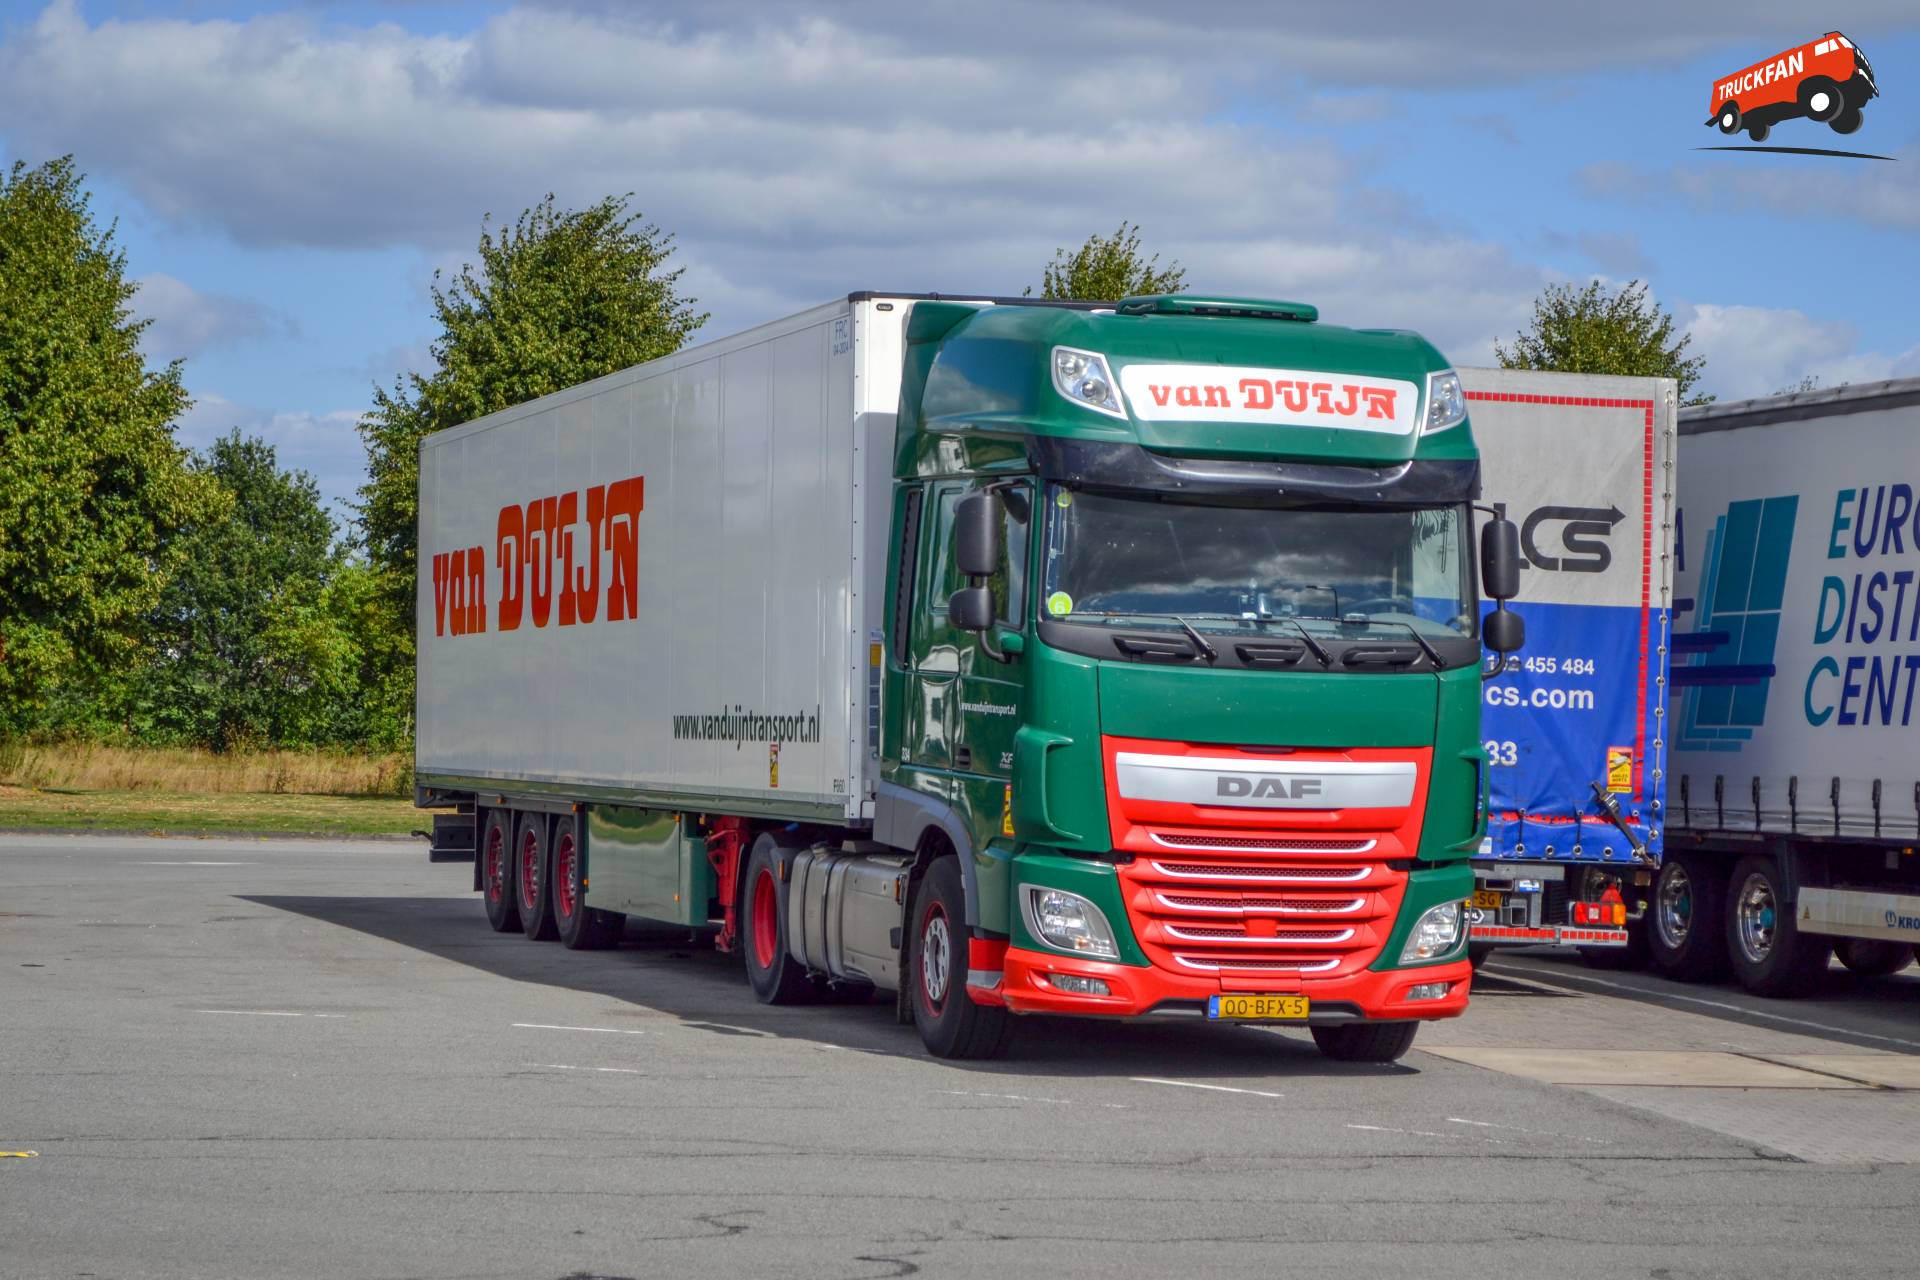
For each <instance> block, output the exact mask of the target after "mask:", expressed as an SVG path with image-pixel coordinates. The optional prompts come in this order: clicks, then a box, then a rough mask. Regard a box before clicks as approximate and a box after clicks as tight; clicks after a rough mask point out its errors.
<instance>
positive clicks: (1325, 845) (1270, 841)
mask: <svg viewBox="0 0 1920 1280" xmlns="http://www.w3.org/2000/svg"><path fill="white" fill-rule="evenodd" d="M1150 834H1151V835H1152V837H1153V842H1154V843H1155V844H1157V845H1161V846H1163V847H1165V848H1168V849H1217V850H1220V851H1222V852H1233V853H1368V852H1370V851H1371V850H1372V849H1373V847H1374V845H1375V844H1377V843H1379V842H1378V841H1375V840H1321V839H1310V838H1301V839H1294V838H1292V837H1287V836H1216V835H1190V834H1185V833H1178V832H1171V831H1155V832H1151V833H1150Z"/></svg>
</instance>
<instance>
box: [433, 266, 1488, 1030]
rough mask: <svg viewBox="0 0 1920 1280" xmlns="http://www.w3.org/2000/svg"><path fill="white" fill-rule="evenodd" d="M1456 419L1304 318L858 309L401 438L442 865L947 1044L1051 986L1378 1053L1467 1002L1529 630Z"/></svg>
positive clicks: (1430, 368)
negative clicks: (1493, 753)
mask: <svg viewBox="0 0 1920 1280" xmlns="http://www.w3.org/2000/svg"><path fill="white" fill-rule="evenodd" d="M1467 407H1468V406H1467V400H1466V397H1465V395H1464V393H1463V391H1462V388H1461V383H1460V379H1459V377H1458V375H1457V374H1456V373H1455V372H1454V371H1453V370H1452V369H1450V368H1449V367H1448V364H1447V362H1446V360H1445V359H1443V358H1442V356H1441V355H1440V353H1439V352H1438V351H1436V350H1435V349H1434V348H1433V347H1432V346H1431V345H1430V344H1429V343H1427V342H1426V341H1425V340H1423V339H1422V338H1420V337H1419V336H1417V335H1415V334H1412V333H1407V332H1397V331H1389V330H1356V329H1347V328H1340V327H1335V326H1330V325H1326V324H1322V323H1319V321H1318V317H1317V314H1316V312H1315V310H1314V308H1312V307H1310V306H1305V305H1302V304H1298V303H1291V302H1268V301H1258V300H1250V299H1239V298H1200V297H1192V296H1187V295H1175V296H1155V297H1142V298H1130V299H1127V300H1125V301H1122V302H1119V303H1117V304H1100V305H1077V304H1067V305H1062V304H1045V303H1037V302H1033V301H1031V300H1020V299H987V298H948V297H941V296H937V295H910V294H882V293H854V294H851V295H849V296H848V297H847V298H845V299H844V300H841V301H836V302H834V303H832V304H829V305H827V306H823V307H819V308H816V309H814V310H810V311H807V312H804V313H802V314H800V315H797V316H793V317H791V318H789V319H786V320H781V321H778V322H776V323H773V324H769V325H765V326H762V327H760V328H756V329H753V330H750V331H748V332H745V333H742V334H739V335H737V336H735V337H731V338H727V339H723V340H720V341H716V342H711V343H707V344H703V345H701V346H696V347H691V348H688V349H686V350H683V351H681V352H679V353H677V354H675V355H673V356H669V357H667V358H664V359H661V360H657V361H653V362H651V363H649V364H645V365H641V366H638V367H636V368H633V369H629V370H626V371H623V372H620V373H616V374H613V375H610V376H608V377H605V378H602V379H600V380H598V381H595V382H591V383H588V384H585V385H583V386H580V387H575V388H572V389H570V390H567V391H563V392H560V393H558V394H556V395H552V396H547V397H544V398H542V399H539V400H535V401H532V402H529V403H527V404H524V405H521V406H518V407H516V408H513V409H509V410H507V411H504V412H502V413H497V414H494V415H492V416H490V417H487V418H483V419H480V420H478V421H475V422H472V423H468V424H466V425H464V426H461V427H457V428H454V429H451V430H448V431H445V432H442V433H439V434H436V435H434V436H431V437H429V438H428V439H427V440H426V441H425V442H424V444H423V446H422V450H421V466H420V481H421V505H420V542H419V546H420V581H419V597H418V612H417V624H418V628H419V660H418V661H419V695H418V696H419V705H418V717H419V720H418V723H419V730H418V747H417V752H418V757H417V770H418V775H417V776H418V782H419V793H418V796H417V799H418V801H419V802H420V803H421V804H422V805H424V806H429V807H438V808H442V809H445V810H448V812H445V813H443V814H440V815H438V816H437V817H436V835H435V849H436V852H437V854H438V855H439V856H443V857H447V856H452V857H459V856H472V857H473V859H474V869H473V887H474V888H475V889H476V890H477V891H478V892H479V893H480V895H481V897H482V899H483V901H484V902H485V904H486V911H487V918H488V920H489V921H490V922H491V924H492V925H493V927H494V928H495V929H499V930H512V929H517V930H523V931H524V932H525V933H526V934H527V935H528V936H529V937H534V938H549V937H555V936H557V937H558V938H560V939H561V940H562V941H564V942H565V944H566V945H568V946H570V947H576V948H579V947H596V946H604V945H608V944H610V943H612V942H614V941H616V940H617V939H618V938H619V936H620V930H621V926H622V923H623V921H624V920H625V918H627V917H642V918H647V919H652V920H659V921H667V922H675V923H679V924H684V925H688V926H690V927H693V928H697V929H704V930H710V931H711V932H712V935H713V937H714V940H715V942H716V944H717V945H718V946H719V947H721V948H722V949H723V950H727V951H732V952H737V953H739V954H741V955H742V957H743V959H744V965H745V968H746V971H747V976H748V979H749V981H750V983H751V985H752V988H753V990H754V992H755V993H756V994H757V995H758V996H759V998H760V999H762V1000H764V1001H768V1002H773V1003H779V1002H789V1001H802V1000H806V999H809V998H812V997H813V996H814V995H816V994H817V993H818V992H820V991H821V990H822V989H824V988H825V987H826V986H827V985H829V984H842V985H846V986H850V987H855V988H860V987H866V988H872V989H876V990H879V991H889V992H895V993H897V994H896V1001H895V1008H896V1009H897V1011H898V1012H899V1014H900V1016H902V1017H903V1018H910V1019H911V1020H912V1021H913V1022H915V1023H916V1024H917V1025H918V1027H919V1029H920V1033H921V1036H922V1038H923V1039H924V1041H925V1043H926V1045H927V1047H928V1048H929V1049H930V1050H931V1051H932V1052H934V1053H936V1054H939V1055H942V1056H950V1057H969V1056H983V1055H988V1054H992V1053H994V1052H997V1051H998V1050H999V1049H1000V1048H1001V1047H1002V1046H1003V1045H1004V1043H1005V1041H1006V1038H1007V1036H1008V1034H1009V1033H1010V1030H1011V1028H1012V1026H1013V1025H1014V1022H1015V1020H1016V1018H1017V1016H1018V1015H1029V1014H1063V1015H1079V1016H1095V1017H1125V1018H1137V1017H1163V1018H1174V1019H1181V1018H1184V1019H1192V1020H1196V1021H1197V1020H1205V1019H1218V1020H1241V1019H1261V1020H1272V1021H1273V1024H1274V1025H1283V1026H1284V1025H1295V1026H1302V1027H1305V1028H1307V1029H1308V1030H1310V1031H1311V1033H1312V1036H1313V1038H1314V1040H1315V1041H1316V1042H1317V1043H1318V1045H1319V1046H1320V1048H1321V1050H1322V1051H1323V1052H1325V1053H1326V1054H1328V1055H1329V1056H1332V1057H1334V1058H1339V1059H1348V1060H1371V1061H1381V1060H1390V1059H1393V1058H1395V1057H1398V1056H1399V1055H1400V1054H1402V1053H1404V1052H1405V1051H1406V1049H1407V1048H1408V1046H1409V1045H1410V1044H1411V1043H1412V1040H1413V1034H1414V1031H1415V1029H1416V1028H1417V1026H1418V1025H1419V1023H1420V1022H1421V1021H1423V1020H1430V1019H1436V1018H1445V1017H1451V1016H1455V1015H1457V1014H1459V1013H1460V1012H1462V1011H1463V1010H1464V1009H1465V1007H1466V1003H1467V995H1468V988H1469V986H1470V983H1471V969H1470V967H1469V964H1468V961H1467V957H1466V947H1467V920H1466V910H1465V908H1464V905H1463V904H1464V902H1465V900H1466V899H1467V898H1468V897H1469V896H1470V895H1471V894H1472V893H1473V892H1474V889H1475V885H1474V872H1473V869H1472V867H1471V866H1470V864H1469V859H1470V858H1471V857H1472V856H1473V855H1474V854H1475V853H1476V851H1478V850H1479V849H1480V848H1481V842H1482V839H1483V837H1484V835H1485V833H1486V826H1487V808H1488V785H1489V768H1488V761H1487V757H1486V751H1485V749H1484V747H1483V739H1482V732H1481V710H1482V705H1483V681H1484V680H1485V679H1486V677H1485V676H1484V675H1483V662H1482V654H1483V644H1484V646H1485V649H1486V650H1489V651H1491V652H1492V653H1494V654H1496V655H1499V654H1504V653H1507V652H1511V651H1512V650H1514V649H1516V648H1518V647H1519V646H1520V643H1521V629H1522V628H1521V624H1520V620H1519V617H1518V615H1516V614H1514V613H1511V612H1508V611H1507V610H1506V609H1505V607H1504V601H1505V600H1506V599H1507V598H1509V597H1511V596H1512V595H1513V594H1514V592H1515V590H1516V585H1517V583H1518V580H1519V576H1520V575H1519V563H1520V561H1519V554H1520V553H1519V549H1518V547H1519V542H1518V532H1517V530H1516V528H1515V526H1514V525H1513V524H1511V523H1509V522H1507V521H1506V520H1505V519H1503V518H1498V517H1497V516H1492V514H1491V513H1489V516H1490V518H1486V519H1483V520H1482V521H1480V522H1479V523H1480V526H1481V537H1480V539H1479V541H1478V546H1477V551H1476V539H1475V538H1474V536H1473V534H1474V527H1475V523H1476V522H1475V517H1474V511H1475V507H1474V503H1475V499H1476V498H1477V497H1478V496H1479V493H1480V475H1481V471H1480V460H1479V455H1478V453H1477V452H1476V448H1475V443H1474V436H1473V431H1472V428H1471V426H1470V425H1469V423H1468V420H1467ZM1483 593H1484V594H1485V595H1486V596H1487V597H1490V598H1492V599H1493V600H1495V601H1496V602H1498V603H1497V604H1496V606H1495V607H1494V608H1493V610H1492V611H1491V612H1486V613H1484V614H1483V609H1482V604H1481V600H1482V595H1483ZM1498 665H1499V664H1498V663H1497V662H1496V663H1495V666H1496V667H1497V666H1498ZM469 850H470V851H471V852H470V853H469Z"/></svg>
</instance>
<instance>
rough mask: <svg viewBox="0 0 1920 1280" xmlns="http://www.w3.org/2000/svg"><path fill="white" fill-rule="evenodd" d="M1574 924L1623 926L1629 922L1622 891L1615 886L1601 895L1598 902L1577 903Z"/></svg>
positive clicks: (1573, 905) (1574, 911) (1574, 905)
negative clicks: (1621, 895)
mask: <svg viewBox="0 0 1920 1280" xmlns="http://www.w3.org/2000/svg"><path fill="white" fill-rule="evenodd" d="M1571 905H1572V907H1573V923H1575V924H1589V925H1591V924H1598V925H1616V926H1617V925H1623V924H1625V923H1626V922H1627V904H1626V902H1625V901H1624V900H1623V899H1622V898H1621V897H1620V890H1619V889H1618V888H1616V887H1614V886H1613V885H1608V886H1607V891H1606V892H1605V893H1603V894H1601V895H1600V901H1598V902H1575V903H1573V904H1571Z"/></svg>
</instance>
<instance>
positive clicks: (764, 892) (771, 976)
mask: <svg viewBox="0 0 1920 1280" xmlns="http://www.w3.org/2000/svg"><path fill="white" fill-rule="evenodd" d="M783 852H784V851H783V850H782V849H781V847H780V844H779V842H778V841H776V840H775V839H774V838H773V836H772V834H771V833H769V834H765V835H762V836H761V837H760V838H759V839H757V840H755V841H754V842H753V852H752V853H750V854H748V855H747V888H746V893H745V894H744V895H742V901H743V903H744V905H745V908H746V910H745V916H744V918H743V919H742V921H741V929H740V932H741V935H742V937H743V939H744V940H745V943H746V945H745V946H743V947H742V948H741V950H743V951H745V952H746V953H747V982H748V984H749V985H750V986H752V987H753V994H754V995H755V996H756V997H758V998H759V1000H760V1003H761V1004H800V1003H802V1002H804V1001H807V1000H811V999H813V997H814V996H815V995H816V994H817V993H818V990H819V989H818V988H817V987H816V986H814V983H813V980H812V979H811V978H810V977H808V976H807V971H806V969H805V968H804V967H803V966H801V965H800V964H799V963H798V962H796V961H795V960H794V958H793V956H792V954H791V953H790V952H789V950H788V947H787V886H786V883H785V881H784V879H783V878H782V876H781V874H780V870H781V868H780V857H781V854H782V853H783Z"/></svg>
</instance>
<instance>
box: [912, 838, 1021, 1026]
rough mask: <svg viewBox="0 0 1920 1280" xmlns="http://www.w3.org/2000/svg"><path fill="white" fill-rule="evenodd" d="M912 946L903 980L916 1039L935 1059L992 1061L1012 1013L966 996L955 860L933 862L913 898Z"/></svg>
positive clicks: (962, 898) (962, 899)
mask: <svg viewBox="0 0 1920 1280" xmlns="http://www.w3.org/2000/svg"><path fill="white" fill-rule="evenodd" d="M908 919H909V920H910V921H911V922H912V926H913V932H912V934H911V935H910V936H911V938H912V946H911V947H910V948H909V949H908V954H907V972H906V973H905V974H904V975H903V977H904V980H905V981H906V982H907V983H909V984H910V985H911V987H912V989H913V1020H914V1021H915V1022H916V1023H918V1024H919V1026H920V1041H921V1043H923V1044H925V1045H926V1046H927V1052H929V1053H931V1054H933V1055H934V1056H935V1057H937V1058H997V1057H999V1056H1000V1054H1001V1053H1002V1052H1003V1051H1005V1049H1006V1047H1007V1041H1008V1040H1009V1039H1010V1038H1012V1035H1013V1015H1012V1014H1010V1013H1008V1012H1007V1011H1006V1010H1005V1009H996V1008H991V1007H989V1006H987V1005H980V1004H975V1003H974V1002H973V1000H972V998H971V997H969V996H968V995H967V958H968V955H967V953H968V951H969V950H970V947H969V946H968V940H967V906H966V889H965V886H963V885H962V884H961V882H960V862H959V860H958V859H956V858H951V857H948V858H936V859H935V860H934V862H933V865H931V866H929V867H928V868H927V873H926V875H925V876H923V877H921V880H920V886H919V889H918V891H917V892H916V893H915V894H914V896H913V913H912V915H911V916H909V917H908Z"/></svg>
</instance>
